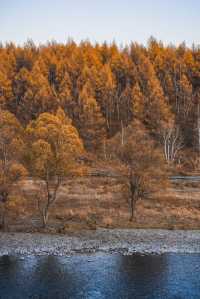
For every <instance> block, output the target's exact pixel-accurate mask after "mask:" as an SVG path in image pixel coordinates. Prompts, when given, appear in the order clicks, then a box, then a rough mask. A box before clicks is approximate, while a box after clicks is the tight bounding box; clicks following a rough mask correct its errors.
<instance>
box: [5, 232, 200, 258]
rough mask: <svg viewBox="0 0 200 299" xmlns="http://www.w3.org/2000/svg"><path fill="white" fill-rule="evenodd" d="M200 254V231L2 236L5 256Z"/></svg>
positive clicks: (19, 234)
mask: <svg viewBox="0 0 200 299" xmlns="http://www.w3.org/2000/svg"><path fill="white" fill-rule="evenodd" d="M96 252H103V253H122V254H132V253H135V252H139V253H143V254H146V253H155V254H156V253H158V254H161V253H165V252H179V253H200V231H199V230H198V231H183V230H177V231H169V230H151V229H147V230H146V229H145V230H144V229H139V230H135V229H123V230H122V229H121V230H120V229H114V230H106V229H98V230H96V231H81V232H78V233H76V234H73V235H49V234H40V233H35V234H30V233H0V256H2V255H16V254H20V255H60V256H62V255H73V254H76V253H96Z"/></svg>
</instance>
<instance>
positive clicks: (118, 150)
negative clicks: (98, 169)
mask: <svg viewBox="0 0 200 299" xmlns="http://www.w3.org/2000/svg"><path fill="white" fill-rule="evenodd" d="M126 136H127V137H126V140H125V143H124V144H123V146H120V143H119V138H120V136H115V137H114V138H113V140H112V141H111V143H110V148H111V151H112V152H113V155H114V156H115V157H117V158H118V159H119V160H120V161H121V162H122V165H123V166H125V167H126V177H127V180H126V184H127V186H128V190H129V195H130V201H129V203H130V221H133V220H134V216H135V210H136V204H137V202H138V201H139V200H142V199H145V198H147V197H148V196H149V194H151V193H153V192H156V191H157V190H160V189H161V188H164V187H165V186H166V185H167V183H168V180H167V177H166V172H165V163H164V159H163V155H162V152H161V151H160V149H159V148H158V147H157V146H156V144H155V142H154V141H153V140H152V139H151V137H150V136H149V134H148V131H147V130H146V129H145V127H144V126H143V125H142V124H141V122H140V121H138V120H135V121H133V123H132V124H130V125H129V126H128V127H127V129H126Z"/></svg>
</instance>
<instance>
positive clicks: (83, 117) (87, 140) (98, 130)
mask: <svg viewBox="0 0 200 299" xmlns="http://www.w3.org/2000/svg"><path fill="white" fill-rule="evenodd" d="M78 101H79V103H78V111H79V112H78V123H77V127H78V128H79V133H80V136H81V137H82V139H83V141H84V144H85V147H86V149H88V150H94V151H96V150H98V149H99V148H100V147H101V144H102V142H103V140H104V138H105V119H104V117H103V115H102V113H101V110H100V107H99V105H98V103H97V101H96V99H95V96H94V92H93V91H92V89H91V86H90V84H89V82H88V83H86V84H85V85H84V86H83V89H82V90H81V92H80V94H79V99H78Z"/></svg>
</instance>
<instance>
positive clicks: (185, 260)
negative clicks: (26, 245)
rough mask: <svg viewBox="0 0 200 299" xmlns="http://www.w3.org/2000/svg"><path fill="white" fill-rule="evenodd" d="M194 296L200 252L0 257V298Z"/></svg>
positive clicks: (198, 294)
mask: <svg viewBox="0 0 200 299" xmlns="http://www.w3.org/2000/svg"><path fill="white" fill-rule="evenodd" d="M4 298H5V299H27V298H31V299H46V298H50V299H51V298H52V299H64V298H66V299H104V298H108V299H110V298H113V299H126V298H127V299H129V298H130V299H137V298H139V299H140V298H142V299H143V298H144V299H145V298H148V299H160V298H162V299H171V298H172V299H190V298H191V299H199V298H200V255H199V254H163V255H145V256H142V255H139V254H135V255H132V256H122V255H106V254H95V255H80V256H73V257H54V256H45V257H35V256H26V257H23V258H21V257H14V256H4V257H2V258H0V299H4Z"/></svg>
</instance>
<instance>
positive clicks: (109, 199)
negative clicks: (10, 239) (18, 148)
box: [8, 177, 200, 231]
mask: <svg viewBox="0 0 200 299" xmlns="http://www.w3.org/2000/svg"><path fill="white" fill-rule="evenodd" d="M20 187H21V188H20V189H21V192H20V193H19V190H20V189H19V186H18V187H17V186H16V190H14V192H13V196H12V197H13V200H14V201H15V204H14V205H11V206H10V207H9V211H8V223H9V227H10V229H11V230H16V229H17V228H18V229H19V230H24V229H25V228H27V230H31V229H32V228H33V227H35V229H37V227H38V226H39V223H40V222H39V215H38V211H37V203H36V200H35V194H36V192H37V186H36V184H34V183H33V182H32V181H31V180H27V181H23V182H21V186H20ZM122 189H123V185H122V183H121V182H120V181H119V180H118V179H117V178H115V179H113V178H105V177H82V178H80V179H77V178H74V179H70V180H68V181H66V182H65V183H64V184H63V186H62V187H61V188H60V191H59V197H58V200H57V202H56V203H55V205H54V206H52V207H51V211H50V218H49V227H51V228H54V229H56V230H58V231H60V230H61V231H65V230H73V229H84V228H88V227H89V228H91V229H94V228H96V227H98V226H101V227H110V228H113V227H122V228H124V227H133V228H147V227H148V228H168V229H176V228H183V229H189V228H190V229H191V228H192V229H196V228H200V188H199V189H198V188H197V187H196V186H191V185H190V186H188V185H187V186H184V185H181V186H179V185H176V186H174V187H172V188H170V189H168V190H163V191H161V192H159V193H157V194H154V195H153V196H152V197H151V198H149V199H147V200H143V201H140V202H138V203H137V206H136V211H135V219H134V221H133V222H130V221H129V203H128V198H127V196H126V195H125V194H124V193H123V192H122ZM23 197H24V199H23V200H22V198H23Z"/></svg>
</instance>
